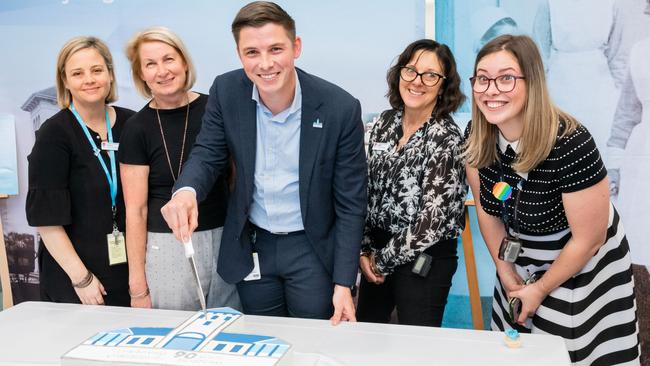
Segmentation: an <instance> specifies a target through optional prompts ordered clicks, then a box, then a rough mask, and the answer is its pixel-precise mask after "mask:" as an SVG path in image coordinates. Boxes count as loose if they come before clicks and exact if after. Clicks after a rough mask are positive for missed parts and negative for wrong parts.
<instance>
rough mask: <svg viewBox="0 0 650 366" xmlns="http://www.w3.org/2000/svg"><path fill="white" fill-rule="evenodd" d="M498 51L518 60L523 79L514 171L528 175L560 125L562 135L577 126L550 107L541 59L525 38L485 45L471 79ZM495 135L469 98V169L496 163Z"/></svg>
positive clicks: (499, 39)
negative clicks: (521, 117) (523, 96)
mask: <svg viewBox="0 0 650 366" xmlns="http://www.w3.org/2000/svg"><path fill="white" fill-rule="evenodd" d="M499 51H507V52H509V53H511V54H512V55H513V56H514V57H515V58H516V59H517V62H518V63H519V67H520V68H521V72H522V73H523V75H524V76H525V77H526V82H525V85H526V102H525V104H524V126H523V131H522V135H521V137H520V139H519V146H520V148H519V153H518V155H517V158H516V160H515V161H514V164H513V169H514V170H516V171H519V172H529V171H531V170H533V169H534V168H535V167H536V166H537V165H538V164H539V163H541V162H542V161H544V160H545V159H546V158H547V157H548V155H549V154H550V153H551V150H552V149H553V146H554V145H555V142H556V139H557V135H558V130H559V128H560V122H562V123H563V124H564V129H563V131H562V134H561V136H566V135H568V134H570V133H572V132H573V131H575V129H576V128H578V126H579V125H580V124H579V123H578V121H576V119H575V118H573V117H572V116H571V115H569V114H568V113H565V112H563V111H562V110H560V109H559V108H558V107H557V106H556V105H555V104H553V102H552V100H551V97H550V95H549V93H548V88H547V86H546V79H545V77H544V65H543V63H542V58H541V56H540V54H539V50H538V48H537V46H536V45H535V42H534V41H533V40H532V39H531V38H530V37H528V36H513V35H509V34H506V35H502V36H499V37H497V38H495V39H493V40H492V41H490V42H488V43H487V44H486V45H485V46H483V48H482V49H481V50H480V51H479V53H478V55H476V62H475V63H474V76H476V67H477V66H478V63H479V61H480V60H481V59H482V58H483V57H485V56H487V55H490V54H492V53H495V52H499ZM498 133H499V132H498V128H497V127H496V126H495V125H494V124H491V123H489V122H488V121H487V119H486V118H485V116H484V115H483V113H482V112H481V110H480V109H479V108H478V105H477V103H476V100H475V98H474V95H472V127H471V130H470V134H469V137H468V139H467V141H466V142H465V158H466V161H467V164H468V165H469V166H471V167H473V168H477V169H480V168H484V167H487V166H490V165H492V164H493V163H495V162H496V161H497V159H498V155H497V150H496V144H497V141H498Z"/></svg>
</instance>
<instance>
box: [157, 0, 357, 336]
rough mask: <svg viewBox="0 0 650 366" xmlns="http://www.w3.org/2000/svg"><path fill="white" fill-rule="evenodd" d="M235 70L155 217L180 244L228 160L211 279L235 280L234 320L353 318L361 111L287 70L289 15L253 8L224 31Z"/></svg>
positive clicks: (295, 52)
mask: <svg viewBox="0 0 650 366" xmlns="http://www.w3.org/2000/svg"><path fill="white" fill-rule="evenodd" d="M232 33H233V36H234V38H235V43H236V46H237V54H238V56H239V59H240V61H241V63H242V66H243V69H239V70H233V71H231V72H227V73H225V74H222V75H219V76H217V77H216V78H215V80H214V83H213V85H212V88H211V89H210V97H209V99H208V103H207V106H206V112H205V116H204V118H203V127H202V129H201V133H200V134H199V136H198V137H197V139H196V144H195V145H194V148H193V150H192V153H191V155H190V158H189V159H188V161H187V164H186V165H185V169H184V170H183V172H182V173H181V175H180V178H179V179H178V181H177V182H176V184H175V185H174V194H173V196H172V199H171V200H170V201H169V202H168V203H167V204H166V205H165V206H164V207H163V208H162V213H163V216H164V218H165V221H167V223H168V224H169V226H170V227H171V228H172V230H173V232H174V234H175V235H176V237H177V238H178V239H183V238H186V237H187V236H188V235H190V234H191V233H192V231H194V229H195V228H196V218H197V215H198V214H199V213H198V210H197V201H201V200H203V199H204V198H205V197H206V195H207V193H208V191H209V190H210V189H211V188H212V185H213V183H214V180H215V178H216V177H217V176H218V175H220V174H221V173H222V172H223V171H224V170H225V168H226V167H227V164H228V159H229V158H230V157H232V159H233V160H234V163H235V166H236V167H237V169H236V179H235V186H234V191H233V193H232V195H231V196H230V200H229V202H228V214H227V215H226V223H225V225H224V232H223V240H222V243H221V250H220V253H219V265H218V268H217V269H218V271H219V274H220V275H221V276H222V277H223V278H224V279H225V280H226V281H227V282H228V283H236V284H237V289H238V291H239V296H240V299H241V301H242V307H243V310H244V313H246V314H253V315H269V316H291V317H302V318H318V319H327V318H330V319H331V322H332V323H333V324H338V323H339V322H340V321H345V320H349V321H354V320H355V312H354V302H353V300H352V292H351V287H352V286H353V285H354V283H355V280H356V277H357V271H358V259H359V247H360V245H361V237H362V233H363V220H364V218H365V216H366V204H367V201H366V156H365V153H364V145H363V124H362V122H361V105H360V103H359V101H358V100H357V99H355V98H354V97H352V96H351V95H350V94H348V93H347V92H345V91H344V90H343V89H341V88H340V87H338V86H336V85H334V84H331V83H329V82H327V81H325V80H323V79H320V78H318V77H316V76H313V75H311V74H308V73H306V72H304V71H302V70H300V69H298V68H297V67H295V60H296V59H297V58H298V57H299V56H300V53H301V49H302V40H301V38H300V37H297V36H296V27H295V22H294V20H293V18H291V16H290V15H289V14H287V12H286V11H284V9H282V8H281V7H280V6H278V5H277V4H275V3H272V2H266V1H256V2H252V3H249V4H247V5H245V6H244V7H243V8H241V9H240V10H239V12H238V13H237V15H236V16H235V19H234V20H233V23H232Z"/></svg>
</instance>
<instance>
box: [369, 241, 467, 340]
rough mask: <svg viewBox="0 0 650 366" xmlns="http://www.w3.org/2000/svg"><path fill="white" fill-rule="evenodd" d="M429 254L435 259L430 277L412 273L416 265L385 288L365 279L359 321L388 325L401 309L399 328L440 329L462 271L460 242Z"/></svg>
mask: <svg viewBox="0 0 650 366" xmlns="http://www.w3.org/2000/svg"><path fill="white" fill-rule="evenodd" d="M436 247H437V248H436ZM425 253H427V254H429V255H431V256H432V257H433V261H432V263H431V269H430V270H429V273H428V275H427V276H426V277H421V276H419V275H417V274H415V273H412V272H411V268H412V267H413V263H412V262H411V263H407V264H403V265H400V266H398V267H396V268H395V271H394V272H393V273H391V274H390V275H388V276H387V277H386V280H385V281H384V283H383V284H381V285H375V284H374V283H370V282H368V281H367V280H366V279H365V277H363V276H362V278H361V285H360V286H359V301H358V305H357V320H358V321H362V322H371V323H388V322H389V321H390V317H391V314H392V312H393V309H395V308H397V319H398V322H399V324H406V325H423V326H435V327H439V326H440V325H441V324H442V316H443V314H444V312H445V305H446V304H447V295H449V289H450V288H451V279H452V277H453V276H454V273H455V272H456V268H457V267H458V257H457V256H456V239H453V240H447V241H442V242H439V243H436V244H434V245H433V246H432V247H430V248H428V249H427V250H426V251H425Z"/></svg>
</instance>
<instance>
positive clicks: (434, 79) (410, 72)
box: [399, 66, 446, 86]
mask: <svg viewBox="0 0 650 366" xmlns="http://www.w3.org/2000/svg"><path fill="white" fill-rule="evenodd" d="M399 76H400V77H401V78H402V80H404V81H407V82H411V81H413V80H415V79H416V78H417V77H418V76H419V77H420V80H421V81H422V84H424V85H426V86H436V84H438V82H440V79H446V77H445V76H444V75H440V74H438V73H437V72H433V71H427V72H417V70H415V69H414V68H412V67H410V66H404V67H402V68H401V69H400V70H399Z"/></svg>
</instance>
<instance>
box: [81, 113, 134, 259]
mask: <svg viewBox="0 0 650 366" xmlns="http://www.w3.org/2000/svg"><path fill="white" fill-rule="evenodd" d="M70 110H71V111H72V114H73V115H74V116H75V118H76V119H77V122H78V123H79V126H80V127H81V129H82V130H83V132H84V134H85V135H86V138H87V139H88V142H89V143H90V147H91V149H92V150H93V153H94V154H95V156H96V157H97V160H99V164H100V165H101V167H102V169H103V170H104V173H105V174H106V179H107V180H108V187H109V189H110V195H111V213H112V219H113V231H112V232H111V233H109V234H107V235H106V245H107V250H108V259H109V265H111V266H112V265H116V264H121V263H126V242H125V240H124V233H122V232H120V231H119V230H118V228H117V220H116V219H117V217H116V213H117V208H116V205H115V201H116V198H117V185H118V179H117V167H116V161H115V151H114V150H112V149H111V150H109V151H107V152H108V158H109V160H110V164H111V171H110V173H109V171H108V167H107V166H106V163H105V162H104V159H103V158H102V156H101V150H100V149H99V148H98V147H97V145H96V144H95V141H94V140H93V138H92V136H91V135H90V131H88V127H86V124H85V123H84V121H83V119H82V118H81V116H80V115H79V112H77V109H76V108H75V107H74V104H70ZM104 118H105V120H106V135H107V137H108V144H109V145H111V146H113V144H114V143H113V132H112V131H111V120H110V117H109V116H108V109H106V111H105V117H104Z"/></svg>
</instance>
